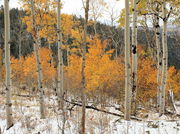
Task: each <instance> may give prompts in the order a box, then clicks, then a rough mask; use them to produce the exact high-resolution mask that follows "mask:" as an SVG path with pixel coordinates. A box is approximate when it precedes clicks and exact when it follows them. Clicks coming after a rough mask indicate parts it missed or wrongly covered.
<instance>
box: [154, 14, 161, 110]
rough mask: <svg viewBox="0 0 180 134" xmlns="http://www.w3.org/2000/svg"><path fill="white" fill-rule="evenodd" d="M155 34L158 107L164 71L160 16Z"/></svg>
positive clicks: (157, 19)
mask: <svg viewBox="0 0 180 134" xmlns="http://www.w3.org/2000/svg"><path fill="white" fill-rule="evenodd" d="M155 21H156V22H155V23H156V24H155V36H156V49H157V108H158V109H159V106H160V98H161V97H160V96H161V95H160V86H161V72H162V58H161V57H160V55H161V47H160V25H159V17H158V16H155Z"/></svg>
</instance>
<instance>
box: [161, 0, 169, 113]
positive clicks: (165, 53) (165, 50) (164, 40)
mask: <svg viewBox="0 0 180 134" xmlns="http://www.w3.org/2000/svg"><path fill="white" fill-rule="evenodd" d="M162 12H163V33H162V48H163V59H162V80H161V84H162V87H161V105H160V114H164V112H165V91H166V80H167V68H168V48H167V18H166V2H165V1H163V3H162Z"/></svg>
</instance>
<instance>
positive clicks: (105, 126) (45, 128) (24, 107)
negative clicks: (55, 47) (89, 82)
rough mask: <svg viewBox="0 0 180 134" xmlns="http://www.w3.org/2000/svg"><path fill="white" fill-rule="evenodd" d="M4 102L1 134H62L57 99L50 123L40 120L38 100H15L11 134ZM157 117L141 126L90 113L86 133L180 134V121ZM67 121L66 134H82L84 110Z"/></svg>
mask: <svg viewBox="0 0 180 134" xmlns="http://www.w3.org/2000/svg"><path fill="white" fill-rule="evenodd" d="M0 100H1V101H0V128H1V134H38V133H39V132H40V133H39V134H61V129H62V113H61V112H60V111H58V110H57V107H56V98H55V97H51V98H46V119H40V118H39V107H38V102H37V100H36V99H35V98H32V99H27V98H23V97H13V119H14V126H13V127H12V128H10V129H9V130H6V120H5V105H4V101H5V99H4V97H3V96H0ZM109 110H111V111H114V112H117V113H118V111H116V110H112V109H109ZM156 115H157V114H155V113H154V114H153V113H152V114H150V115H149V117H148V119H144V120H143V121H141V122H139V121H125V120H123V119H119V117H116V116H113V115H108V114H105V113H101V112H98V111H94V110H87V113H86V131H87V133H88V134H180V120H177V118H176V120H175V121H168V120H167V119H169V118H168V117H165V116H163V117H161V118H158V117H157V116H156ZM66 119H67V120H66V125H65V134H78V133H79V132H78V128H79V125H80V121H81V109H80V107H74V111H72V112H71V114H70V112H69V111H66ZM164 119H165V120H164Z"/></svg>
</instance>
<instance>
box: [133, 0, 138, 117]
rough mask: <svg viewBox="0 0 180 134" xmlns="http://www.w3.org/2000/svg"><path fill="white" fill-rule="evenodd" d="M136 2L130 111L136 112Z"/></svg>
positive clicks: (135, 7) (134, 5) (135, 4)
mask: <svg viewBox="0 0 180 134" xmlns="http://www.w3.org/2000/svg"><path fill="white" fill-rule="evenodd" d="M137 4H138V0H134V1H133V29H132V113H133V114H136V107H137V102H136V96H137Z"/></svg>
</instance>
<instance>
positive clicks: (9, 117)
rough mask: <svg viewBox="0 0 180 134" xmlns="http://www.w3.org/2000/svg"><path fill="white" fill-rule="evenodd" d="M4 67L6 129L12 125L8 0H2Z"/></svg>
mask: <svg viewBox="0 0 180 134" xmlns="http://www.w3.org/2000/svg"><path fill="white" fill-rule="evenodd" d="M4 24H5V68H6V121H7V129H9V128H10V127H12V126H13V121H12V102H11V61H10V17H9V0H4Z"/></svg>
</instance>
